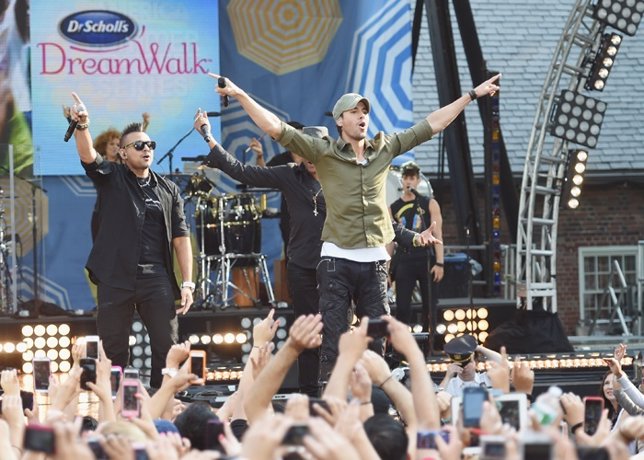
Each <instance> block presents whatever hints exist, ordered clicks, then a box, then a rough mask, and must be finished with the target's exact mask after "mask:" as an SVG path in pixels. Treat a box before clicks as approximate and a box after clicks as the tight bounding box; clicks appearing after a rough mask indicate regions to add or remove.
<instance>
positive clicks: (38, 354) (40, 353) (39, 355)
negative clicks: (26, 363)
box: [34, 350, 47, 359]
mask: <svg viewBox="0 0 644 460" xmlns="http://www.w3.org/2000/svg"><path fill="white" fill-rule="evenodd" d="M46 357H47V352H45V350H36V351H35V352H34V358H38V359H41V358H46Z"/></svg>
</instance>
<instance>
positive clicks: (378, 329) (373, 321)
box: [367, 318, 389, 339]
mask: <svg viewBox="0 0 644 460" xmlns="http://www.w3.org/2000/svg"><path fill="white" fill-rule="evenodd" d="M387 326H388V324H387V321H385V320H384V319H382V318H370V319H369V324H368V325H367V335H368V336H369V337H373V338H374V339H379V338H381V337H386V336H387V335H388V334H389V333H388V331H387Z"/></svg>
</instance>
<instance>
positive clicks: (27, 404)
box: [0, 390, 34, 415]
mask: <svg viewBox="0 0 644 460" xmlns="http://www.w3.org/2000/svg"><path fill="white" fill-rule="evenodd" d="M0 394H2V390H0ZM20 399H21V400H22V411H23V412H24V411H25V409H29V410H34V394H33V393H32V392H31V391H24V390H20ZM0 415H2V398H0Z"/></svg>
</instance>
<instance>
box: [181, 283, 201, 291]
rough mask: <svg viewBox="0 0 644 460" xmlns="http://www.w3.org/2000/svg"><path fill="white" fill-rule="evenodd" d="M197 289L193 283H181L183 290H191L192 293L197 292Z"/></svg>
mask: <svg viewBox="0 0 644 460" xmlns="http://www.w3.org/2000/svg"><path fill="white" fill-rule="evenodd" d="M195 287H197V285H196V284H195V283H193V282H192V281H184V282H183V283H181V289H183V288H189V289H190V290H191V291H192V292H195Z"/></svg>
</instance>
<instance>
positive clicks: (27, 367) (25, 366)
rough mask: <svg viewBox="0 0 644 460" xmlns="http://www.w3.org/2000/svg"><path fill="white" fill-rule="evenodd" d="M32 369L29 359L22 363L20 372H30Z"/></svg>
mask: <svg viewBox="0 0 644 460" xmlns="http://www.w3.org/2000/svg"><path fill="white" fill-rule="evenodd" d="M33 371H34V366H33V364H31V362H30V361H28V362H24V363H22V372H23V373H25V374H31V373H32V372H33Z"/></svg>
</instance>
